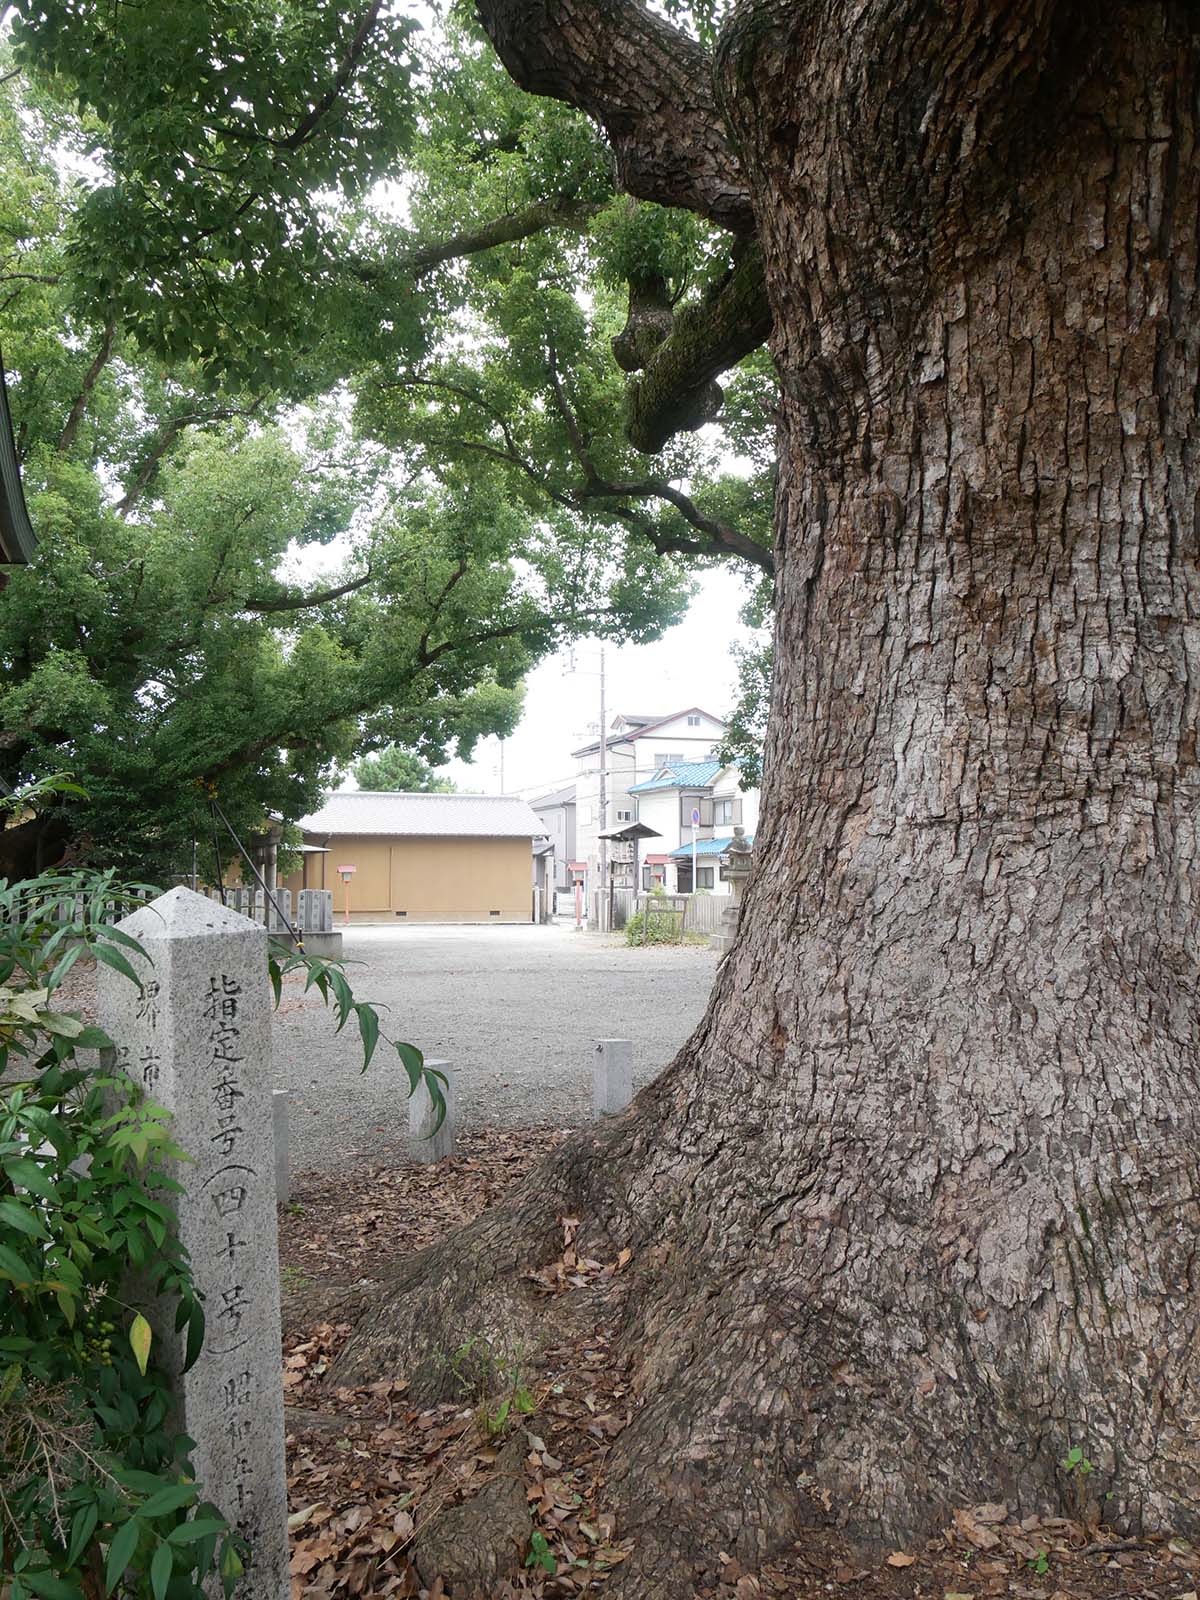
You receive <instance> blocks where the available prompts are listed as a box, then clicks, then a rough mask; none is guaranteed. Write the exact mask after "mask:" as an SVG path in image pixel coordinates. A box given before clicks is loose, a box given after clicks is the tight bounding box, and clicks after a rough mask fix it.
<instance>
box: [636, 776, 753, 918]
mask: <svg viewBox="0 0 1200 1600" xmlns="http://www.w3.org/2000/svg"><path fill="white" fill-rule="evenodd" d="M740 779H741V773H740V770H739V768H738V765H737V763H736V762H730V763H729V764H728V765H724V764H722V762H720V761H718V760H716V759H711V760H708V761H677V762H674V763H670V764H667V765H665V766H662V767H660V768H659V769H658V770H657V771H656V772H654V773H653V774H652V775H651V776H650V777H649V778H647V779H645V780H644V781H643V782H642V783H639V784H635V785H634V786H633V788H632V789H631V791H630V794H631V796H632V798H633V800H634V802H635V804H636V806H637V820H638V821H639V822H642V823H644V824H645V825H646V826H647V827H649V828H653V829H654V830H655V831H656V833H657V834H658V835H659V838H657V839H647V840H646V841H645V843H644V846H643V849H642V852H641V856H640V873H639V876H640V878H641V882H640V884H639V888H640V889H641V890H642V891H645V890H647V889H652V888H654V887H656V886H658V887H661V888H663V889H665V890H666V891H667V893H668V894H691V893H692V892H693V890H696V889H701V890H707V891H708V892H710V893H712V894H727V893H728V892H729V886H728V884H727V883H725V882H724V881H723V879H722V878H721V874H720V859H719V858H720V856H721V855H722V854H723V853H724V852H725V851H726V850H728V848H729V845H730V842H731V841H732V839H733V830H734V828H735V827H741V828H743V829H744V830H745V832H746V834H747V836H748V837H750V838H753V836H754V830H755V828H756V827H757V825H758V798H759V797H758V790H757V789H750V790H743V789H742V787H741V782H740ZM693 817H695V818H696V819H697V820H696V821H695V822H693V820H692V819H693ZM693 843H694V847H695V848H694V850H693ZM693 862H694V865H695V881H694V882H693Z"/></svg>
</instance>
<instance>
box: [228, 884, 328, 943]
mask: <svg viewBox="0 0 1200 1600" xmlns="http://www.w3.org/2000/svg"><path fill="white" fill-rule="evenodd" d="M207 892H208V898H209V899H210V900H219V899H220V898H221V891H220V890H219V889H209V890H208V891H207ZM272 894H273V897H274V900H275V905H272V904H271V902H270V901H269V900H268V899H267V897H266V895H265V894H264V893H263V891H262V890H261V889H226V890H225V904H226V905H227V906H228V907H229V909H230V910H231V911H240V912H241V914H242V916H244V917H249V918H250V919H251V921H252V922H261V923H262V924H263V925H264V927H265V928H266V929H267V932H268V933H286V932H287V922H290V923H291V924H292V926H293V927H294V928H295V929H296V930H297V932H298V933H332V932H333V890H332V889H301V890H299V891H298V892H297V894H296V895H295V896H293V895H292V891H291V890H290V889H275V890H273V891H272ZM293 898H294V899H295V902H296V904H295V907H294V908H293V905H292V900H293ZM276 908H278V909H276ZM280 912H282V913H283V915H282V916H281V915H280ZM284 918H286V919H287V921H286V922H285V921H284Z"/></svg>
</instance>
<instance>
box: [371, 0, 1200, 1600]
mask: <svg viewBox="0 0 1200 1600" xmlns="http://www.w3.org/2000/svg"><path fill="white" fill-rule="evenodd" d="M482 9H483V12H484V14H485V17H487V18H489V19H491V20H492V21H493V22H495V21H496V18H497V16H499V18H500V22H499V23H497V26H498V27H500V28H501V32H502V31H503V30H502V26H501V25H502V23H503V15H502V14H503V13H505V12H513V11H514V10H515V9H521V10H523V11H524V10H527V9H528V8H525V7H522V8H514V7H513V6H512V5H503V4H492V5H486V4H485V5H484V6H483V8H482ZM537 9H538V13H539V16H540V17H541V18H542V21H543V22H544V24H545V25H546V27H547V28H549V29H550V30H551V38H552V42H554V43H556V44H557V46H558V47H559V48H560V49H562V50H563V51H566V52H570V51H571V50H572V49H573V48H575V45H576V44H577V43H578V41H579V39H580V37H581V36H580V35H578V34H577V33H575V32H573V31H572V23H571V18H572V16H573V15H574V14H576V13H579V12H586V13H587V14H588V15H589V17H590V18H591V19H592V22H593V23H604V24H605V25H607V26H610V27H612V28H613V29H619V28H620V27H621V25H622V16H623V15H624V14H626V13H628V12H629V11H630V10H636V9H637V8H636V7H630V6H628V5H621V4H618V3H616V0H609V3H601V0H597V3H596V4H593V5H584V4H582V3H581V0H563V3H562V4H560V5H556V6H551V5H548V4H546V5H541V6H539V7H538V8H537ZM1196 30H1197V22H1196V20H1195V13H1194V11H1193V10H1192V9H1191V8H1190V7H1188V6H1185V5H1183V4H1179V5H1171V4H1164V3H1158V0H1155V3H1150V0H1147V3H1144V4H1128V5H1118V4H1095V3H1091V4H1087V5H1084V4H1082V3H1081V4H1078V5H1074V6H1073V5H1068V4H1061V3H1060V4H1054V3H1051V0H1006V3H1004V4H1001V3H1000V0H976V3H974V4H967V5H962V6H944V5H942V4H940V3H938V0H808V3H800V0H792V3H783V0H758V3H746V4H743V5H741V6H740V7H738V8H737V10H736V12H735V15H734V18H733V20H732V22H731V23H730V25H729V26H728V27H727V29H726V32H725V34H724V37H723V40H722V45H721V49H720V51H719V53H718V58H717V62H716V67H715V69H714V82H715V83H716V85H717V94H718V96H719V100H720V103H721V105H722V107H723V112H724V116H725V118H726V122H727V126H728V129H729V130H730V146H731V148H732V147H734V146H736V148H737V150H738V152H739V170H740V172H741V173H742V174H743V176H744V180H745V183H746V186H747V190H748V192H749V194H750V195H751V197H752V200H753V204H754V212H755V217H756V226H757V233H758V238H759V241H760V244H761V248H762V252H763V258H764V262H765V272H766V279H767V284H768V287H769V291H770V296H771V303H772V308H773V311H774V318H775V324H774V333H773V335H772V348H773V351H774V355H775V358H776V361H777V363H778V368H779V374H780V380H781V387H782V410H781V419H780V436H779V450H780V489H779V495H778V511H777V542H776V555H777V563H778V580H777V583H778V625H777V637H776V651H777V654H776V662H777V665H776V677H775V686H774V701H773V708H772V719H771V729H770V734H769V747H768V752H767V762H766V778H765V788H764V807H763V820H762V824H761V828H760V833H759V838H758V842H757V845H756V853H757V857H758V863H757V868H756V874H755V877H754V880H753V882H752V884H751V887H750V890H749V894H748V898H747V901H746V906H745V912H744V916H743V921H742V928H741V935H740V938H739V941H738V944H737V946H736V948H735V950H734V951H733V953H732V954H731V955H730V957H729V958H728V960H727V961H726V963H725V964H724V966H723V968H722V970H721V974H720V977H719V981H718V983H717V986H716V992H715V994H714V997H713V1001H712V1004H711V1006H710V1008H709V1011H708V1013H707V1015H706V1017H705V1019H704V1021H703V1023H702V1024H701V1026H700V1028H699V1030H698V1031H697V1033H696V1034H695V1036H694V1037H693V1038H692V1040H691V1041H690V1043H689V1044H688V1045H687V1046H686V1048H685V1049H684V1051H683V1052H682V1054H681V1056H680V1057H679V1058H678V1059H677V1060H676V1061H675V1062H674V1064H673V1065H672V1066H671V1067H670V1068H669V1069H668V1070H667V1071H666V1072H665V1073H664V1074H663V1076H662V1077H661V1078H660V1079H659V1081H658V1082H657V1083H656V1084H655V1085H654V1086H653V1087H652V1088H651V1089H650V1090H648V1091H647V1092H645V1093H644V1094H643V1095H642V1096H640V1097H639V1099H638V1100H637V1102H636V1103H635V1105H634V1107H633V1109H632V1110H631V1112H630V1113H629V1114H628V1115H627V1116H626V1117H625V1118H624V1119H622V1120H621V1121H620V1122H619V1123H618V1124H617V1125H615V1126H614V1127H611V1128H606V1129H604V1130H602V1131H600V1132H598V1133H595V1134H590V1135H588V1136H586V1137H584V1138H583V1139H581V1140H579V1141H577V1142H575V1143H574V1144H572V1145H570V1146H568V1147H567V1148H566V1149H565V1150H564V1151H563V1152H561V1153H560V1154H559V1155H558V1156H557V1157H556V1158H555V1159H554V1161H553V1162H552V1164H551V1165H550V1166H549V1167H548V1168H546V1169H545V1170H544V1171H543V1172H542V1173H541V1174H540V1175H539V1176H538V1177H537V1179H536V1180H535V1181H534V1182H533V1183H531V1184H530V1185H528V1186H527V1187H526V1188H525V1189H524V1190H523V1192H522V1193H521V1194H520V1195H519V1196H518V1197H517V1198H516V1199H515V1200H514V1201H513V1202H512V1203H511V1204H510V1205H508V1206H507V1207H506V1208H505V1209H504V1210H502V1211H500V1212H498V1213H496V1214H494V1215H492V1216H489V1217H487V1218H485V1219H483V1220H482V1221H481V1222H480V1223H478V1224H476V1225H475V1226H474V1227H473V1228H472V1229H470V1230H468V1231H467V1232H466V1234H464V1235H463V1236H461V1237H460V1238H459V1239H457V1240H452V1241H449V1242H448V1243H447V1244H445V1245H444V1246H441V1247H439V1248H438V1249H436V1250H434V1251H432V1252H430V1253H429V1254H428V1255H427V1256H426V1257H424V1258H422V1259H421V1260H420V1261H419V1262H418V1263H416V1264H415V1266H414V1268H413V1270H412V1271H411V1272H410V1273H409V1274H408V1275H407V1276H406V1278H405V1280H404V1281H403V1282H402V1283H400V1284H398V1285H397V1286H396V1292H395V1294H393V1295H391V1296H390V1297H389V1300H388V1303H387V1304H386V1306H385V1307H384V1308H383V1309H382V1310H381V1311H380V1312H379V1313H378V1314H376V1315H375V1316H374V1317H373V1318H372V1319H371V1320H369V1321H368V1322H367V1324H366V1325H365V1326H364V1328H363V1330H362V1332H361V1334H360V1336H359V1338H358V1340H357V1342H356V1344H355V1345H354V1346H353V1347H352V1349H351V1352H350V1354H349V1357H348V1358H347V1366H348V1367H349V1368H351V1369H353V1368H358V1369H359V1370H378V1369H381V1368H391V1367H399V1368H402V1369H404V1370H407V1371H411V1372H413V1373H414V1374H415V1375H416V1376H418V1377H419V1378H423V1379H424V1380H425V1381H426V1382H427V1383H430V1384H434V1383H436V1382H437V1380H438V1373H439V1371H440V1370H441V1369H440V1368H439V1351H445V1350H447V1349H453V1348H454V1347H455V1346H456V1345H457V1344H459V1343H461V1342H462V1340H463V1339H464V1338H466V1337H467V1336H468V1335H470V1334H472V1333H480V1332H482V1333H485V1334H490V1336H491V1337H492V1338H493V1339H494V1340H495V1341H496V1342H498V1343H501V1344H503V1343H505V1342H506V1341H512V1340H513V1339H515V1338H517V1337H521V1336H525V1337H528V1335H529V1333H530V1330H532V1329H536V1327H537V1326H538V1322H539V1318H541V1317H543V1316H545V1315H547V1314H553V1312H554V1311H555V1310H556V1309H557V1307H556V1306H552V1307H551V1308H550V1313H546V1312H545V1311H544V1310H543V1309H542V1308H540V1307H539V1305H538V1304H537V1303H536V1300H535V1297H534V1295H533V1294H532V1293H531V1292H530V1291H529V1289H528V1287H527V1286H526V1285H524V1284H523V1283H522V1281H521V1279H520V1275H519V1273H520V1269H521V1268H523V1267H527V1266H536V1265H538V1264H540V1263H541V1262H542V1261H544V1260H546V1259H547V1258H549V1257H550V1256H551V1255H553V1253H554V1251H555V1247H556V1223H555V1217H556V1215H562V1214H564V1213H567V1214H570V1215H573V1216H576V1217H579V1218H581V1219H582V1227H581V1237H582V1238H583V1239H585V1240H586V1244H587V1248H588V1249H589V1251H590V1252H591V1253H593V1254H602V1253H604V1252H605V1251H609V1252H612V1251H614V1250H615V1249H616V1248H619V1247H621V1246H625V1245H629V1246H632V1247H633V1249H634V1251H635V1256H634V1264H633V1266H632V1267H631V1269H630V1273H629V1274H628V1275H622V1276H623V1278H627V1283H626V1287H625V1290H624V1294H625V1300H624V1302H623V1306H622V1311H621V1315H622V1317H623V1324H622V1326H623V1337H624V1338H625V1340H626V1341H627V1343H628V1346H629V1348H631V1349H633V1350H635V1351H636V1353H637V1363H638V1367H637V1370H638V1379H637V1383H638V1397H639V1409H638V1411H637V1414H636V1416H635V1419H634V1421H633V1423H632V1425H631V1426H630V1428H629V1429H628V1430H627V1431H626V1433H625V1434H624V1435H622V1436H621V1438H620V1439H619V1440H618V1441H617V1443H616V1446H615V1449H614V1455H615V1460H614V1464H613V1467H612V1470H611V1472H610V1474H609V1483H610V1487H611V1490H612V1492H613V1494H614V1496H615V1497H616V1498H617V1500H618V1502H619V1509H620V1513H621V1515H622V1517H623V1519H624V1531H627V1532H629V1533H632V1534H633V1536H634V1537H635V1538H636V1540H637V1554H636V1557H635V1559H634V1561H633V1562H631V1563H630V1564H629V1565H628V1566H627V1567H626V1568H625V1569H623V1577H622V1578H621V1579H620V1580H619V1582H620V1584H621V1585H623V1586H622V1587H620V1588H619V1590H616V1591H613V1592H619V1593H621V1594H622V1595H626V1596H635V1595H636V1596H647V1597H672V1600H674V1597H682V1596H685V1595H688V1594H690V1593H691V1592H692V1584H693V1570H694V1568H693V1566H692V1563H693V1562H694V1560H695V1559H696V1558H702V1557H703V1556H704V1555H705V1554H711V1552H712V1551H713V1550H715V1549H716V1548H718V1547H719V1548H724V1549H726V1550H730V1551H734V1550H736V1551H737V1552H738V1554H739V1555H740V1556H741V1557H742V1558H743V1559H744V1560H748V1561H750V1562H753V1561H754V1560H756V1559H758V1558H759V1557H760V1556H761V1555H762V1554H763V1553H764V1552H765V1551H766V1550H768V1549H769V1548H770V1547H771V1546H772V1545H773V1544H786V1543H787V1541H789V1540H790V1539H793V1538H795V1537H796V1536H797V1532H798V1530H799V1529H800V1527H801V1526H802V1524H803V1522H804V1520H805V1515H806V1512H805V1504H806V1500H805V1495H804V1493H803V1492H802V1485H803V1484H804V1483H805V1482H806V1481H807V1480H808V1479H815V1480H816V1482H817V1483H818V1484H819V1485H820V1486H822V1487H823V1488H824V1489H827V1490H828V1491H829V1494H830V1496H831V1497H832V1503H833V1506H834V1508H835V1509H836V1510H837V1511H838V1512H839V1514H840V1515H841V1517H842V1518H843V1519H844V1521H845V1523H846V1525H847V1527H848V1528H849V1530H850V1531H851V1533H852V1534H853V1535H855V1536H857V1537H858V1538H861V1539H863V1540H865V1541H868V1542H871V1541H881V1540H896V1539H902V1538H905V1537H909V1536H912V1535H917V1534H920V1533H922V1532H925V1531H927V1530H928V1529H929V1528H930V1526H931V1525H932V1524H933V1523H934V1521H935V1520H936V1519H937V1518H938V1517H939V1515H940V1514H941V1513H942V1512H943V1511H944V1509H945V1507H946V1506H947V1504H948V1503H953V1502H954V1501H955V1500H956V1499H959V1498H983V1497H985V1496H986V1497H995V1498H1004V1499H1007V1500H1008V1501H1009V1502H1010V1504H1012V1505H1014V1506H1016V1507H1019V1508H1020V1510H1021V1511H1022V1512H1026V1511H1029V1510H1034V1509H1045V1508H1046V1507H1047V1506H1052V1505H1054V1504H1056V1503H1061V1502H1062V1499H1063V1482H1062V1476H1061V1471H1060V1468H1059V1466H1058V1463H1059V1462H1060V1461H1061V1460H1062V1458H1063V1456H1064V1455H1065V1453H1066V1451H1067V1449H1068V1448H1069V1447H1070V1446H1072V1445H1076V1444H1077V1445H1080V1446H1082V1447H1083V1449H1084V1451H1085V1453H1086V1454H1087V1456H1088V1457H1089V1458H1090V1459H1091V1461H1092V1462H1094V1463H1095V1465H1096V1468H1097V1476H1096V1477H1095V1478H1093V1479H1092V1480H1091V1482H1092V1483H1093V1484H1096V1485H1097V1488H1098V1492H1099V1493H1101V1494H1108V1495H1110V1496H1111V1498H1110V1499H1108V1500H1107V1501H1106V1502H1105V1511H1106V1516H1108V1517H1110V1518H1111V1519H1112V1520H1113V1521H1114V1522H1115V1523H1117V1524H1118V1525H1128V1526H1129V1527H1142V1528H1162V1527H1164V1526H1174V1527H1176V1528H1181V1529H1188V1530H1193V1531H1194V1530H1195V1529H1196V1527H1197V1525H1198V1523H1200V1516H1198V1511H1200V1436H1198V1434H1200V1421H1198V1409H1200V1389H1198V1382H1197V1380H1198V1371H1197V1367H1198V1356H1197V1350H1198V1345H1197V1334H1198V1332H1200V1329H1198V1327H1197V1322H1198V1320H1200V1298H1198V1297H1197V1292H1196V1291H1197V1288H1198V1287H1200V1285H1198V1282H1197V1277H1198V1270H1197V1265H1196V1239H1197V1226H1198V1223H1200V1207H1198V1202H1197V1196H1198V1194H1200V1187H1198V1180H1200V1173H1198V1170H1197V1169H1198V1167H1200V1093H1198V1079H1197V1070H1196V1048H1197V1042H1198V1027H1197V999H1196V993H1197V991H1196V979H1197V971H1198V967H1197V956H1198V950H1197V929H1196V910H1197V897H1198V891H1200V864H1198V861H1197V818H1198V815H1200V773H1198V770H1197V762H1196V722H1197V711H1198V693H1200V573H1198V569H1197V558H1198V548H1197V539H1198V526H1200V525H1198V520H1197V507H1198V505H1200V470H1198V469H1200V463H1198V460H1197V444H1198V427H1197V365H1198V349H1197V345H1198V341H1200V299H1198V284H1197V254H1198V233H1200V155H1198V152H1197V144H1196V139H1197V115H1198V112H1197V107H1198V94H1200V73H1198V65H1200V62H1198V57H1200V47H1198V46H1200V41H1198V37H1197V31H1196ZM547 48H548V47H547ZM581 48H582V46H581ZM544 54H545V51H543V56H544ZM510 55H511V52H510ZM510 55H506V57H505V59H506V60H509V64H510V66H511V64H512V62H511V59H510ZM689 60H690V58H689ZM539 70H540V71H541V73H542V82H541V83H540V84H538V85H536V86H537V87H540V88H541V89H542V90H543V92H546V81H545V80H546V77H547V75H548V73H549V68H548V67H547V66H546V63H545V60H544V59H542V60H541V64H540V67H539ZM572 70H573V74H574V75H573V77H572V79H571V83H572V84H577V83H578V82H579V81H581V80H584V79H586V76H587V63H586V61H582V62H581V61H580V60H579V59H576V60H575V62H574V66H573V69H572ZM551 88H552V89H553V86H551ZM553 92H564V93H565V92H567V91H564V90H563V89H562V88H561V87H559V88H557V89H553ZM640 92H641V93H642V94H643V95H644V93H645V82H644V80H643V81H642V84H641V90H640ZM570 96H571V97H573V98H576V99H577V100H580V99H582V97H581V96H580V94H579V93H578V91H577V90H576V89H575V88H571V90H570ZM599 114H601V115H603V109H602V108H601V110H600V112H599ZM625 132H626V137H627V140H629V139H632V138H633V135H632V134H631V133H630V132H629V128H628V127H627V128H626V130H625ZM713 148H715V146H714V145H713V144H712V143H710V146H709V147H708V149H709V156H710V157H711V151H712V149H713ZM654 157H655V160H656V161H658V162H661V160H662V155H661V150H659V149H658V148H657V147H656V148H655V151H654ZM633 159H634V157H633V156H631V154H630V147H629V145H628V143H627V146H626V150H625V155H624V161H625V164H626V168H628V166H629V163H630V162H631V161H632V160H633ZM728 187H731V185H727V188H728Z"/></svg>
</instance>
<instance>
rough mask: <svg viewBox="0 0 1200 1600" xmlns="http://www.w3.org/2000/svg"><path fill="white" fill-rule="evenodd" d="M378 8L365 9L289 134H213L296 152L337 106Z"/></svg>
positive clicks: (375, 3)
mask: <svg viewBox="0 0 1200 1600" xmlns="http://www.w3.org/2000/svg"><path fill="white" fill-rule="evenodd" d="M382 9H383V0H371V4H370V5H369V6H368V7H367V10H366V13H365V14H364V16H363V19H362V21H361V22H360V23H359V25H358V27H357V28H356V29H355V32H354V37H353V39H351V41H350V44H349V45H348V47H347V49H346V53H345V55H344V56H343V57H342V59H341V61H340V62H339V64H338V67H337V71H336V72H335V73H334V77H333V82H332V83H331V84H330V85H329V88H328V89H326V91H325V93H324V94H323V95H321V97H320V98H319V99H318V100H316V101H315V102H314V104H313V105H312V106H311V107H310V108H309V110H308V111H307V112H306V113H305V114H304V116H303V117H302V118H301V119H300V121H299V122H298V123H297V124H296V126H295V128H293V130H292V132H291V133H289V134H287V135H285V136H284V137H283V138H282V139H279V138H272V137H271V136H270V135H269V134H265V133H259V132H258V131H257V130H256V129H251V130H246V129H242V128H232V127H221V128H218V129H217V132H218V133H221V134H223V135H224V136H225V137H226V138H229V139H236V140H238V141H239V142H241V143H245V142H251V143H254V144H266V145H270V147H271V148H272V149H273V150H299V149H300V147H301V146H302V145H305V144H307V143H308V141H309V140H310V139H311V138H313V136H314V135H315V134H316V132H317V130H318V128H319V127H320V124H321V119H322V118H323V117H324V116H325V115H326V114H327V113H328V112H329V111H330V110H331V109H332V107H333V106H334V105H336V104H337V102H338V100H339V99H340V98H341V95H342V92H343V90H344V89H345V88H346V85H347V84H348V83H349V82H350V79H351V78H352V77H353V76H354V70H355V68H356V67H357V66H358V63H359V60H360V59H361V57H362V53H363V51H364V50H365V49H366V47H367V41H368V39H369V38H370V35H371V31H372V29H373V28H374V27H375V24H376V23H377V22H378V21H379V13H380V11H381V10H382Z"/></svg>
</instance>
